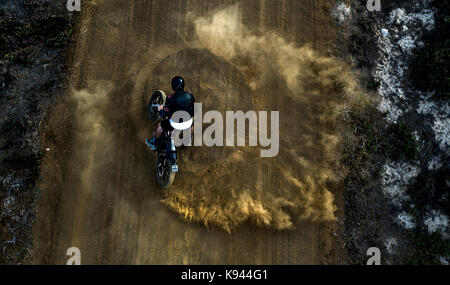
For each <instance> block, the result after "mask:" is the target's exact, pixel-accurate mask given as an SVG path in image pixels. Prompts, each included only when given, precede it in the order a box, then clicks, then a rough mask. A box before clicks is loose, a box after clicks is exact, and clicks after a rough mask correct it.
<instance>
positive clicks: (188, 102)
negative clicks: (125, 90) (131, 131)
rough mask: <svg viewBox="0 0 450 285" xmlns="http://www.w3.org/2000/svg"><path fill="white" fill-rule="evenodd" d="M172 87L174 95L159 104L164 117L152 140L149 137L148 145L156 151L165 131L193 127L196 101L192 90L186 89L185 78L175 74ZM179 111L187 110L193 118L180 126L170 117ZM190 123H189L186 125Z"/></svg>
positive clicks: (159, 109)
mask: <svg viewBox="0 0 450 285" xmlns="http://www.w3.org/2000/svg"><path fill="white" fill-rule="evenodd" d="M172 89H173V91H175V93H173V94H172V95H170V96H168V97H167V100H166V104H165V105H164V106H162V105H161V106H159V107H158V111H159V113H160V115H161V118H164V119H163V120H162V121H161V122H160V123H158V127H157V128H156V131H155V132H154V133H153V138H152V139H151V140H149V139H147V140H146V143H147V144H148V146H149V147H150V148H151V149H152V150H154V151H156V150H157V148H158V146H159V143H160V138H161V136H162V134H163V131H166V132H169V131H173V130H174V129H188V128H191V126H192V122H193V117H194V103H195V98H194V95H192V92H191V91H184V79H183V77H181V76H175V77H174V78H173V79H172ZM177 111H186V112H187V113H189V116H190V117H191V119H190V120H189V121H188V122H189V123H188V122H185V124H183V125H182V127H180V126H181V125H180V123H175V122H173V121H172V120H171V119H170V118H171V117H172V115H173V114H174V113H175V112H177ZM186 123H188V125H186Z"/></svg>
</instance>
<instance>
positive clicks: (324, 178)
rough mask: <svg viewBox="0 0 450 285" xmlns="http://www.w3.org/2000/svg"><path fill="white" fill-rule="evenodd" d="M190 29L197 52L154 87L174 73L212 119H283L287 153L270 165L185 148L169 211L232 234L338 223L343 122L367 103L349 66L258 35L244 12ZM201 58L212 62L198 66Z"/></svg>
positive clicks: (161, 72)
mask: <svg viewBox="0 0 450 285" xmlns="http://www.w3.org/2000/svg"><path fill="white" fill-rule="evenodd" d="M188 21H190V22H191V23H193V27H194V29H195V34H196V37H195V38H194V39H193V41H192V42H191V43H189V45H188V46H189V48H190V49H186V50H184V51H183V50H182V51H180V52H178V53H175V54H173V55H170V56H169V57H168V58H167V59H165V60H163V61H162V62H161V63H160V65H159V66H158V67H157V68H155V70H154V73H158V74H157V75H153V76H154V77H153V78H152V79H151V81H152V84H150V85H155V86H157V85H158V84H162V82H164V80H165V81H167V80H168V79H167V78H169V77H170V76H171V75H172V74H171V73H170V72H173V71H174V70H176V71H178V73H180V74H183V76H185V77H186V78H187V82H188V85H190V86H191V87H192V88H193V90H195V91H196V92H197V93H196V97H197V101H198V102H202V103H203V104H204V106H203V107H204V108H206V110H205V111H207V110H218V111H220V112H223V113H224V112H225V111H226V110H234V111H236V110H244V111H246V110H268V111H269V110H271V111H279V112H280V153H279V155H278V156H277V157H275V158H273V159H267V158H259V156H258V153H259V150H257V149H254V148H249V147H243V148H212V149H207V148H204V147H201V148H190V149H186V150H181V156H182V160H183V161H182V166H181V168H180V169H181V170H182V172H181V173H179V174H178V176H177V178H176V182H175V184H174V186H172V188H170V189H169V190H166V191H165V193H164V195H165V199H164V200H163V203H165V204H166V205H168V206H169V207H170V208H171V209H173V210H174V211H175V212H177V213H179V214H180V216H181V217H183V219H185V220H187V221H193V222H201V223H203V224H205V225H206V226H217V227H219V228H222V229H224V230H226V231H228V232H231V231H232V230H233V229H234V228H236V227H238V226H239V225H240V224H242V223H244V222H248V221H249V222H251V223H254V224H256V225H259V226H264V227H268V228H272V229H276V230H291V229H295V224H296V222H297V221H299V220H304V219H307V220H311V221H317V222H323V221H334V220H335V219H336V215H335V213H336V210H337V207H336V202H335V194H336V193H338V192H339V177H338V175H337V174H336V173H335V171H334V164H335V162H336V155H337V153H338V151H339V141H340V136H339V131H338V128H337V126H336V118H337V117H338V116H340V115H341V114H343V113H346V112H348V111H349V110H350V109H351V108H356V107H358V106H363V105H364V104H365V102H367V100H368V99H367V97H365V95H364V93H363V92H361V91H360V90H359V88H358V85H357V84H356V81H355V80H354V79H353V78H354V77H353V76H352V74H351V71H350V70H349V68H348V67H346V65H345V64H344V63H343V62H342V61H340V60H338V59H336V58H332V57H326V56H323V55H320V54H319V53H318V52H316V51H314V50H313V49H311V48H310V47H308V46H303V47H296V46H295V45H294V44H292V43H289V42H287V41H286V40H285V39H283V38H282V37H280V36H278V35H277V34H275V33H274V32H270V31H267V32H266V33H264V34H262V35H261V34H257V33H256V32H252V31H251V30H250V29H249V28H248V27H246V26H245V25H243V24H242V21H241V14H240V9H239V5H233V6H230V7H228V8H226V9H223V10H219V11H216V12H215V13H213V14H211V15H209V16H206V17H196V16H195V15H188ZM193 59H195V61H196V62H197V63H198V62H206V64H204V65H200V66H198V68H197V67H195V66H192V62H191V61H192V60H193ZM228 65H229V66H228ZM185 66H188V67H185ZM214 66H215V67H214ZM226 73H234V74H235V75H233V76H234V77H233V76H230V75H228V74H226ZM241 78H242V81H243V82H241V81H240V80H241ZM205 111H204V112H205ZM338 195H339V194H338Z"/></svg>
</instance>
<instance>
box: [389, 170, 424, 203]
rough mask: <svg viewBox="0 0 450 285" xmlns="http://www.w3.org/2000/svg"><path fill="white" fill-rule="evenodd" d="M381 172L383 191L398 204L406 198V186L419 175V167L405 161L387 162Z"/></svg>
mask: <svg viewBox="0 0 450 285" xmlns="http://www.w3.org/2000/svg"><path fill="white" fill-rule="evenodd" d="M382 172H383V174H382V181H381V183H382V189H383V193H384V194H385V195H386V197H387V198H389V199H391V201H392V203H394V204H395V205H398V206H400V205H401V204H402V203H403V202H404V201H406V200H407V199H408V197H407V195H406V193H405V191H406V186H407V185H408V184H410V183H411V180H412V179H414V178H416V177H417V176H418V175H419V173H420V170H419V168H418V167H416V166H414V165H411V164H408V163H405V162H388V163H386V164H385V165H384V166H383V169H382Z"/></svg>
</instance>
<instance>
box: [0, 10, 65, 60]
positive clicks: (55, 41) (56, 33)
mask: <svg viewBox="0 0 450 285" xmlns="http://www.w3.org/2000/svg"><path fill="white" fill-rule="evenodd" d="M71 37H72V29H71V28H70V22H69V21H68V20H67V19H66V18H63V17H55V16H53V17H48V18H45V19H41V20H38V21H34V22H29V23H28V22H25V23H22V22H20V21H16V20H14V19H12V18H5V19H2V20H0V59H3V60H8V61H12V62H14V63H17V64H23V65H27V64H29V63H30V60H29V58H28V53H29V49H28V47H30V46H32V45H35V44H39V43H42V44H45V45H46V46H47V47H51V48H60V47H65V46H67V45H68V44H69V43H70V39H71Z"/></svg>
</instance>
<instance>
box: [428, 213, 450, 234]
mask: <svg viewBox="0 0 450 285" xmlns="http://www.w3.org/2000/svg"><path fill="white" fill-rule="evenodd" d="M425 225H426V226H427V228H428V232H429V233H430V234H432V233H434V232H436V231H437V230H442V231H443V232H444V233H445V231H446V230H447V227H448V217H447V216H446V215H444V214H442V213H441V212H439V211H436V210H432V211H431V214H430V215H429V216H428V217H427V218H426V219H425Z"/></svg>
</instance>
